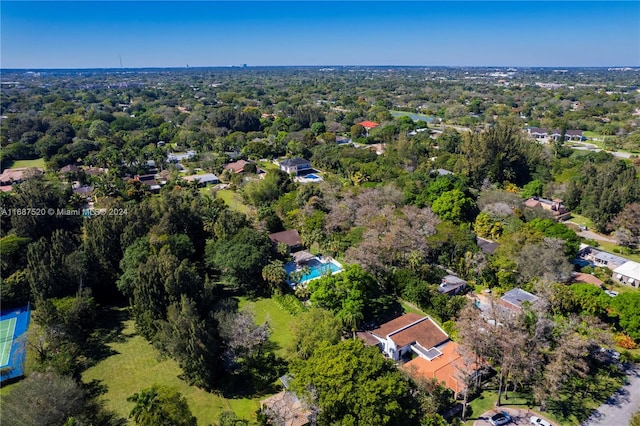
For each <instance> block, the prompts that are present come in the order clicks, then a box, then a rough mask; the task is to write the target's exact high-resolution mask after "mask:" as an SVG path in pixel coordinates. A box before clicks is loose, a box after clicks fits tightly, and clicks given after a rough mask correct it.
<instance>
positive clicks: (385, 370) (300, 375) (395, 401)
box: [291, 340, 419, 425]
mask: <svg viewBox="0 0 640 426" xmlns="http://www.w3.org/2000/svg"><path fill="white" fill-rule="evenodd" d="M291 372H292V374H293V377H294V379H293V383H292V385H291V387H292V389H293V390H294V391H295V392H297V393H298V395H302V396H303V398H305V399H306V400H307V401H308V403H309V404H310V405H311V406H313V407H316V408H317V410H318V423H319V424H343V425H356V424H366V425H410V424H417V417H418V410H419V408H418V404H417V401H416V400H415V399H414V398H413V397H412V396H411V386H410V384H409V382H408V381H407V380H406V379H405V378H404V377H403V376H402V374H401V373H400V372H399V371H398V370H397V368H396V367H395V365H393V363H392V362H390V361H388V360H386V359H384V358H383V357H382V354H380V351H379V350H378V349H377V348H372V347H369V348H365V347H364V345H363V344H362V342H360V341H358V340H345V341H342V342H339V343H337V344H335V345H331V346H324V347H320V348H318V349H316V350H315V352H314V353H313V355H312V356H311V357H309V359H307V360H305V361H299V362H296V363H294V364H293V366H292V368H291Z"/></svg>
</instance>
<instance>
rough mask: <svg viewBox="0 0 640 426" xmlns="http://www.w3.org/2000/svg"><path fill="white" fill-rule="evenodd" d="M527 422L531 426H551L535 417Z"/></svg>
mask: <svg viewBox="0 0 640 426" xmlns="http://www.w3.org/2000/svg"><path fill="white" fill-rule="evenodd" d="M529 421H530V422H531V424H532V425H539V426H552V425H551V423H550V422H548V421H547V420H545V419H541V418H540V417H536V416H531V418H530V419H529Z"/></svg>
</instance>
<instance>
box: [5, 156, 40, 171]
mask: <svg viewBox="0 0 640 426" xmlns="http://www.w3.org/2000/svg"><path fill="white" fill-rule="evenodd" d="M21 167H40V168H42V169H44V168H45V165H44V158H36V159H35V160H16V161H14V162H13V164H12V165H11V168H12V169H18V168H21Z"/></svg>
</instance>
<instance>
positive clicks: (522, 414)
mask: <svg viewBox="0 0 640 426" xmlns="http://www.w3.org/2000/svg"><path fill="white" fill-rule="evenodd" d="M498 411H504V412H506V413H507V414H508V415H510V416H511V420H512V421H511V423H509V425H508V426H512V425H516V426H526V425H528V426H531V423H530V422H529V418H530V417H531V416H537V417H541V418H544V419H545V420H548V421H549V423H551V424H552V425H554V426H555V423H553V422H552V421H551V420H549V419H547V418H545V417H543V416H541V415H539V414H536V413H534V412H532V411H529V410H526V409H522V408H513V407H496V408H495V409H493V410H491V411H487V412H486V413H482V415H481V416H480V417H478V420H476V421H475V422H473V426H491V423H490V422H489V418H490V417H491V416H493V415H494V414H496V413H497V412H498ZM625 424H626V423H625Z"/></svg>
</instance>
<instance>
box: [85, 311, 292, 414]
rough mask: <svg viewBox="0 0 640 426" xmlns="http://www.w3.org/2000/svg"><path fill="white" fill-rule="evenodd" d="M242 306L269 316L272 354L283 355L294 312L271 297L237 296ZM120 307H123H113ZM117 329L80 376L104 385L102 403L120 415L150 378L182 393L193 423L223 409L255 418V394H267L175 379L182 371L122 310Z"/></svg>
mask: <svg viewBox="0 0 640 426" xmlns="http://www.w3.org/2000/svg"><path fill="white" fill-rule="evenodd" d="M240 307H241V309H243V310H244V309H251V310H253V312H254V313H255V315H256V322H257V323H263V322H264V321H268V322H269V325H270V327H271V330H272V338H271V340H272V341H273V342H274V343H275V345H276V350H275V352H276V354H278V355H283V354H284V351H285V347H286V345H287V344H288V343H289V341H290V333H289V324H290V323H291V319H292V318H293V317H292V316H291V315H289V314H288V313H287V312H285V311H284V310H283V309H281V308H280V307H279V306H278V305H277V304H276V302H274V301H273V300H271V299H257V300H251V301H249V300H247V299H242V300H240ZM114 310H120V311H121V314H122V313H123V312H122V311H125V312H124V313H126V309H125V308H114ZM122 316H123V317H124V320H123V321H122V324H121V327H122V331H121V332H120V333H119V335H117V336H114V337H113V338H112V339H111V341H110V342H109V343H108V346H109V350H110V354H109V355H108V356H106V357H105V358H103V359H102V360H101V361H99V362H98V363H97V364H96V365H94V366H93V367H91V368H89V369H87V370H86V371H85V372H84V373H83V375H82V380H83V381H84V382H85V383H90V382H92V381H97V383H98V384H99V385H101V386H104V387H105V389H106V392H105V393H104V394H103V395H102V397H101V398H102V400H103V401H104V402H105V405H106V408H108V409H110V410H113V411H115V412H116V413H117V414H118V415H119V416H121V417H125V418H126V417H127V416H128V415H129V412H130V411H131V408H132V407H133V403H131V402H128V401H127V397H128V396H130V395H132V394H134V393H135V392H138V391H139V390H141V389H144V388H148V387H150V386H152V385H153V384H156V383H157V384H161V385H167V386H174V387H176V388H178V390H179V391H180V392H181V393H182V394H183V395H184V396H185V397H186V399H187V401H188V403H189V408H190V409H191V411H192V412H193V415H194V416H196V417H197V419H198V424H203V425H205V424H212V423H213V422H216V421H217V420H218V417H219V415H220V413H222V412H223V411H233V412H235V413H236V415H237V416H238V417H240V418H244V419H254V418H255V412H256V410H257V409H258V408H259V407H260V400H262V399H264V398H266V397H267V396H268V395H259V396H255V397H253V398H225V397H224V396H223V395H221V394H216V393H208V392H206V391H204V390H202V389H199V388H197V387H194V386H189V385H188V384H187V382H185V381H184V380H181V379H180V375H181V373H182V371H181V369H180V367H179V366H178V363H177V362H176V361H174V360H173V359H171V358H168V357H166V358H161V357H160V354H159V353H158V352H157V351H156V349H154V348H153V346H152V345H151V344H150V343H149V342H147V341H146V340H145V339H144V338H143V337H142V336H139V335H137V334H136V332H135V325H134V323H133V320H131V319H128V314H126V315H122Z"/></svg>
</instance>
